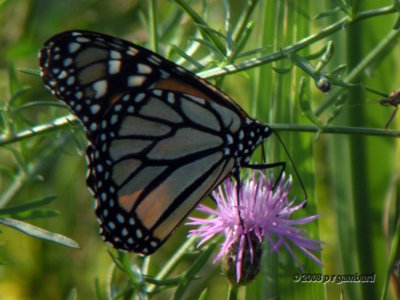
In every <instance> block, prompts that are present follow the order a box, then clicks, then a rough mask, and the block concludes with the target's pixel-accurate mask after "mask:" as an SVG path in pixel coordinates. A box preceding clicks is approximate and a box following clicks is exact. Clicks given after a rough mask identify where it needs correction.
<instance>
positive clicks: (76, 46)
mask: <svg viewBox="0 0 400 300" xmlns="http://www.w3.org/2000/svg"><path fill="white" fill-rule="evenodd" d="M80 47H81V45H80V44H78V43H75V42H73V43H71V44H69V45H68V51H69V53H74V52H75V51H76V50H78V49H79V48H80Z"/></svg>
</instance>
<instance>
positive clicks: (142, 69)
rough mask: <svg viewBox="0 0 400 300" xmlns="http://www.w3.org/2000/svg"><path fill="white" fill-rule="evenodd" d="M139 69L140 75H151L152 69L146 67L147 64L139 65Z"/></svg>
mask: <svg viewBox="0 0 400 300" xmlns="http://www.w3.org/2000/svg"><path fill="white" fill-rule="evenodd" d="M137 68H138V71H139V73H141V74H150V73H151V71H152V69H151V68H150V67H149V66H148V65H145V64H138V65H137Z"/></svg>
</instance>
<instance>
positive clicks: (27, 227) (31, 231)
mask: <svg viewBox="0 0 400 300" xmlns="http://www.w3.org/2000/svg"><path fill="white" fill-rule="evenodd" d="M0 224H3V225H5V226H8V227H11V228H14V229H16V230H18V231H21V232H23V233H25V234H27V235H29V236H32V237H36V238H38V239H41V240H46V241H50V242H53V243H56V244H60V245H63V246H67V247H71V248H80V247H79V244H78V243H77V242H75V241H74V240H72V239H70V238H67V237H66V236H63V235H61V234H58V233H54V232H50V231H47V230H45V229H42V228H39V227H37V226H34V225H32V224H28V223H25V222H21V221H17V220H14V219H10V218H0Z"/></svg>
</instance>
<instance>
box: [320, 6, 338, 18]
mask: <svg viewBox="0 0 400 300" xmlns="http://www.w3.org/2000/svg"><path fill="white" fill-rule="evenodd" d="M340 11H342V10H341V9H340V7H335V8H333V9H330V10H327V11H324V12H322V13H319V14H318V15H316V16H315V17H314V18H313V19H314V20H319V19H323V18H326V17H330V16H333V15H337V14H338V13H339V12H340Z"/></svg>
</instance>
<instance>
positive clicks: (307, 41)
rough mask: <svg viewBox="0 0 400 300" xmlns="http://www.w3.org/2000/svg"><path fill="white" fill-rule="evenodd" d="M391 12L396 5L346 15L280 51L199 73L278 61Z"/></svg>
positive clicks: (209, 74) (225, 71)
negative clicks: (354, 25) (351, 17)
mask: <svg viewBox="0 0 400 300" xmlns="http://www.w3.org/2000/svg"><path fill="white" fill-rule="evenodd" d="M391 13H397V10H396V9H395V7H394V6H387V7H383V8H379V9H373V10H368V11H365V12H361V13H359V14H358V15H357V16H356V17H355V18H353V19H350V18H349V17H347V16H346V17H344V18H343V19H341V20H339V21H338V22H336V23H334V24H332V25H330V26H328V27H325V28H324V29H323V30H321V31H320V32H318V33H316V34H312V35H310V36H308V37H306V38H304V39H302V40H300V41H298V42H297V43H295V44H293V45H290V46H287V47H285V48H282V49H281V50H279V51H276V52H273V53H271V54H268V55H265V56H263V57H260V58H252V59H249V60H247V61H244V62H242V63H239V64H236V65H227V66H225V67H223V68H214V69H211V70H207V71H204V72H200V73H199V74H198V75H199V76H201V77H204V78H214V77H217V76H221V75H226V74H232V73H237V72H240V71H244V70H247V69H250V68H254V67H257V66H260V65H263V64H267V63H270V62H273V61H278V60H282V59H284V58H286V55H285V53H286V54H287V53H291V52H297V51H299V50H301V49H303V48H305V47H307V46H310V45H311V44H313V43H315V42H316V41H319V40H321V39H323V38H325V37H327V36H329V35H331V34H332V33H334V32H337V31H339V30H342V29H344V28H346V27H347V26H349V25H350V24H353V23H356V22H359V21H361V20H364V19H367V18H371V17H376V16H381V15H386V14H391Z"/></svg>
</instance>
